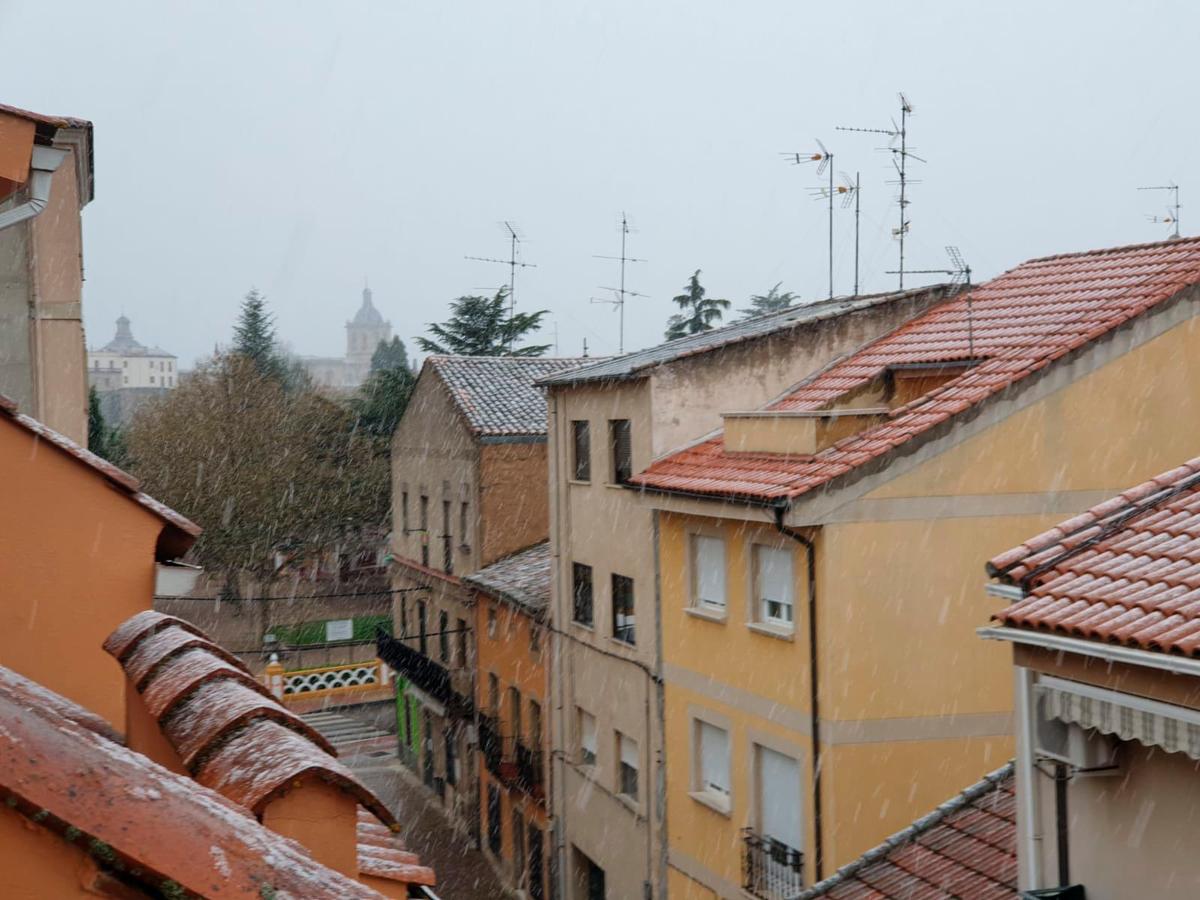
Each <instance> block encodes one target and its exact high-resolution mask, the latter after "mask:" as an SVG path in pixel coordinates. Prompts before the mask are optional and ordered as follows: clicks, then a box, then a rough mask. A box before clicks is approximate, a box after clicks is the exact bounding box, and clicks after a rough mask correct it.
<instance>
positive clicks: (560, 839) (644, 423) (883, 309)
mask: <svg viewBox="0 0 1200 900" xmlns="http://www.w3.org/2000/svg"><path fill="white" fill-rule="evenodd" d="M947 293H948V289H946V288H943V287H938V288H932V289H926V290H919V291H912V292H908V293H903V294H887V295H880V296H873V297H862V298H856V299H854V300H835V301H830V302H824V303H817V304H812V305H809V306H805V307H797V308H793V309H790V310H786V311H784V312H782V313H776V314H773V315H768V316H762V317H759V318H756V319H751V320H747V321H743V322H739V323H735V324H733V325H730V326H727V327H725V328H721V329H717V330H714V331H711V332H706V333H704V334H700V335H694V336H692V337H688V338H683V339H680V340H677V341H672V342H669V343H667V344H664V345H662V346H661V347H656V348H651V349H650V350H646V351H641V352H638V353H634V354H628V355H626V356H623V357H619V358H616V359H613V360H607V361H600V362H596V363H594V364H592V365H590V366H588V367H586V368H583V369H578V370H573V371H571V372H567V373H563V374H562V375H559V376H554V377H552V378H548V379H546V380H545V382H544V383H545V384H546V385H547V386H548V388H549V395H548V402H549V408H550V426H549V427H550V437H549V453H550V483H551V487H552V492H551V507H550V509H551V529H550V535H551V546H552V556H553V560H554V574H553V593H552V597H553V599H552V615H551V618H552V621H553V622H554V626H555V641H556V644H557V649H556V653H555V654H554V667H555V668H554V670H553V671H552V672H551V685H552V692H553V700H552V703H551V706H552V707H553V709H554V717H553V721H552V723H551V728H552V734H553V742H554V744H553V746H554V759H555V769H554V784H555V790H554V803H555V822H556V828H557V831H556V835H555V844H556V846H555V852H556V854H557V855H558V859H559V865H560V879H561V887H562V890H563V896H565V897H567V898H571V900H574V898H579V900H583V898H588V900H590V898H593V897H602V896H607V897H651V896H653V897H663V896H666V895H667V871H666V864H667V853H666V846H665V844H666V832H665V830H664V827H663V822H664V814H665V808H666V806H665V787H666V783H665V777H666V775H665V772H664V766H665V760H666V759H667V758H670V756H671V753H670V752H669V750H664V744H663V727H662V722H663V715H664V713H663V710H664V707H663V702H664V698H663V693H662V690H661V684H662V679H663V669H662V667H661V665H660V648H659V629H658V625H657V619H658V615H659V611H658V607H659V576H658V567H657V558H656V557H657V549H656V548H657V546H658V538H657V533H656V527H657V526H656V524H655V521H654V516H653V513H652V512H651V510H650V509H649V508H647V507H646V506H644V505H643V504H642V503H641V502H640V499H639V497H638V495H637V493H636V492H634V491H630V490H628V489H627V488H625V487H624V484H625V482H627V481H628V479H629V478H630V477H631V475H632V474H634V473H636V472H639V471H641V470H642V469H644V468H645V467H647V466H648V465H650V463H651V461H652V460H653V459H655V458H656V457H658V456H660V455H661V454H663V453H665V452H667V451H668V450H670V449H671V448H672V447H674V446H677V445H678V444H680V443H682V442H685V441H690V440H694V439H696V438H697V437H699V436H701V435H703V434H705V433H706V432H709V431H711V430H712V429H713V428H714V427H716V426H718V425H719V424H720V411H721V410H722V409H726V408H729V407H730V406H733V405H737V404H740V403H746V402H766V401H767V400H769V399H770V398H772V397H773V396H775V395H776V394H778V393H779V392H780V391H783V390H784V389H786V388H787V387H788V386H789V385H791V384H793V383H794V382H795V381H796V380H797V379H799V378H801V377H803V376H804V375H806V374H808V373H809V372H811V371H814V370H816V369H819V368H820V367H821V366H823V365H825V364H827V363H828V362H829V361H830V360H832V359H834V358H836V357H837V356H839V355H841V354H844V353H847V352H849V351H850V350H852V349H854V348H856V347H858V346H860V345H861V344H862V343H864V342H865V341H867V340H869V339H871V338H872V337H875V336H877V335H879V334H881V333H884V332H886V331H888V330H890V329H891V328H893V327H894V326H895V325H897V324H899V323H900V322H902V321H904V320H905V319H907V318H909V317H911V316H912V315H914V314H915V313H917V312H920V311H922V310H924V309H926V308H927V307H928V306H929V305H930V304H932V303H934V302H936V301H937V300H940V299H943V298H944V297H945V296H947ZM664 753H665V754H666V755H665V756H664ZM674 765H675V763H674V761H673V760H672V761H671V766H674ZM631 768H632V769H633V770H634V771H633V773H632V781H633V782H634V783H636V787H637V789H636V791H634V792H632V793H630V792H627V791H624V790H623V788H624V786H625V785H626V783H627V782H629V781H630V778H631V773H630V769H631ZM668 771H669V769H668ZM671 896H674V892H673V891H672V892H671Z"/></svg>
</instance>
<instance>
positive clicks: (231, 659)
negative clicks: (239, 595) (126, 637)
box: [121, 625, 242, 691]
mask: <svg viewBox="0 0 1200 900" xmlns="http://www.w3.org/2000/svg"><path fill="white" fill-rule="evenodd" d="M190 647H202V648H205V649H207V650H208V651H209V652H210V653H212V654H214V655H215V656H218V657H220V658H221V659H223V660H225V662H227V663H229V664H230V665H233V666H237V667H239V668H241V667H242V664H241V662H239V661H238V659H237V658H236V657H235V656H233V655H231V654H230V653H228V652H227V651H226V650H224V649H222V648H221V647H218V646H217V645H216V644H214V643H213V642H212V641H210V640H208V638H205V637H201V636H199V635H197V634H195V629H184V628H181V627H180V626H178V625H170V626H168V627H167V628H165V629H163V630H162V631H156V632H154V633H153V634H151V635H149V636H148V637H146V638H143V639H142V640H141V641H140V642H139V643H138V645H137V646H136V647H135V648H134V650H133V652H132V653H130V654H129V655H128V656H127V657H126V658H125V659H124V660H123V661H122V662H121V665H122V666H123V667H124V669H125V674H126V675H128V676H129V680H130V681H132V682H133V683H134V685H136V686H137V689H138V690H139V691H141V690H142V689H143V688H144V687H145V685H146V682H147V681H149V680H150V676H151V675H153V674H154V672H155V670H156V669H157V668H158V667H159V666H160V665H162V664H163V663H164V662H166V661H167V660H168V659H170V658H171V657H172V656H175V655H177V654H179V653H182V652H183V651H184V650H187V649H188V648H190Z"/></svg>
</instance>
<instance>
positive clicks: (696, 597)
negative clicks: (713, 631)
mask: <svg viewBox="0 0 1200 900" xmlns="http://www.w3.org/2000/svg"><path fill="white" fill-rule="evenodd" d="M691 575H692V605H693V606H701V607H704V606H707V607H710V608H713V609H719V610H721V611H722V612H724V610H725V541H724V540H722V539H721V538H715V537H708V536H707V535H703V534H694V535H692V572H691Z"/></svg>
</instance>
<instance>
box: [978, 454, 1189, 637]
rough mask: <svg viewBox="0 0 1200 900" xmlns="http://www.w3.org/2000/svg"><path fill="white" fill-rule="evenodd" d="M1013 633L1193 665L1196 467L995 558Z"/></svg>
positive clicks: (1005, 618)
mask: <svg viewBox="0 0 1200 900" xmlns="http://www.w3.org/2000/svg"><path fill="white" fill-rule="evenodd" d="M988 572H989V574H991V575H993V576H994V577H997V578H1000V579H1001V580H1003V581H1005V582H1008V583H1010V584H1019V585H1021V586H1022V587H1023V588H1024V589H1025V592H1026V597H1025V598H1024V599H1023V600H1019V601H1017V602H1016V603H1014V604H1012V605H1011V606H1009V607H1008V608H1007V609H1005V610H1003V611H1002V612H1000V613H997V614H996V615H995V616H994V618H995V619H997V620H999V621H1000V622H1001V623H1003V624H1004V625H1009V626H1012V627H1014V628H1025V629H1034V630H1039V631H1050V632H1056V633H1059V634H1066V635H1070V636H1074V637H1081V638H1087V639H1091V640H1097V641H1106V642H1110V643H1115V644H1124V645H1126V646H1129V647H1136V648H1139V649H1142V650H1157V651H1162V652H1166V653H1178V654H1182V655H1184V656H1192V657H1200V458H1197V459H1193V460H1192V461H1191V462H1188V463H1185V464H1184V465H1182V466H1179V467H1178V468H1176V469H1172V470H1171V471H1170V472H1165V473H1163V474H1162V475H1159V476H1158V477H1157V478H1154V479H1152V480H1150V481H1147V482H1146V483H1145V484H1141V485H1138V486H1137V487H1135V488H1132V489H1131V490H1128V491H1125V492H1124V493H1122V494H1118V495H1117V496H1116V497H1113V498H1112V499H1110V500H1106V501H1105V502H1104V503H1101V504H1100V505H1098V506H1095V507H1093V508H1092V509H1090V510H1088V511H1087V512H1085V513H1082V514H1081V515H1078V516H1075V517H1074V518H1072V519H1068V520H1067V521H1065V522H1063V523H1062V524H1060V525H1058V526H1057V527H1055V528H1052V529H1050V530H1049V531H1047V532H1045V533H1043V534H1040V535H1038V536H1037V537H1034V538H1031V539H1030V540H1028V541H1026V542H1025V543H1024V544H1022V545H1020V546H1019V547H1016V548H1014V549H1012V550H1009V551H1008V552H1007V553H1003V554H1001V555H1000V556H997V557H996V558H995V559H993V560H992V561H991V562H989V563H988Z"/></svg>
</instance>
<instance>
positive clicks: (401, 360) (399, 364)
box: [371, 337, 408, 373]
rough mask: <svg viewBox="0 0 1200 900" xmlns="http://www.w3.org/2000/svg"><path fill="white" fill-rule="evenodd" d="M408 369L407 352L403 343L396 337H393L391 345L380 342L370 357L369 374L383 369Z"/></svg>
mask: <svg viewBox="0 0 1200 900" xmlns="http://www.w3.org/2000/svg"><path fill="white" fill-rule="evenodd" d="M407 368H408V351H407V350H406V349H405V348H404V341H402V340H400V338H398V337H394V338H392V340H391V343H388V342H387V341H380V342H379V346H378V347H376V348H375V352H374V353H373V354H372V355H371V372H372V373H374V372H379V371H382V370H385V369H407Z"/></svg>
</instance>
